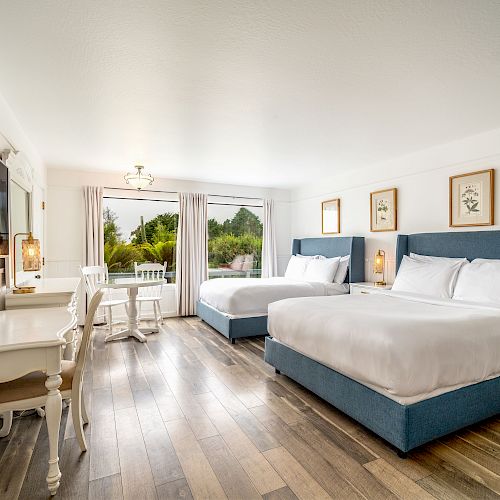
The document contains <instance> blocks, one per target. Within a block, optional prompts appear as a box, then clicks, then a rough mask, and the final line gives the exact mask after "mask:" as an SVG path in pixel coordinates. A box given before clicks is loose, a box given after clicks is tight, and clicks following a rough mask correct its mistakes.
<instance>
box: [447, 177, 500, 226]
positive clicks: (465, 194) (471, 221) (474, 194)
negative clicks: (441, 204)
mask: <svg viewBox="0 0 500 500" xmlns="http://www.w3.org/2000/svg"><path fill="white" fill-rule="evenodd" d="M494 173H495V171H494V170H493V169H489V170H480V171H478V172H470V173H468V174H461V175H454V176H453V177H450V227H466V226H491V225H493V217H494V215H493V214H494V192H493V191H494Z"/></svg>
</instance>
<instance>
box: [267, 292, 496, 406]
mask: <svg viewBox="0 0 500 500" xmlns="http://www.w3.org/2000/svg"><path fill="white" fill-rule="evenodd" d="M268 330H269V333H270V335H271V336H272V337H274V338H275V339H277V340H278V341H280V342H281V343H283V344H285V345H287V346H289V347H291V348H293V349H294V350H296V351H298V352H300V353H302V354H305V355H306V356H308V357H310V358H312V359H314V360H316V361H318V362H320V363H322V364H324V365H326V366H329V367H330V368H332V369H334V370H336V371H338V372H340V373H342V374H344V375H346V376H348V377H350V378H353V379H355V380H357V381H358V382H361V383H363V384H364V385H367V386H369V387H371V388H373V389H374V390H377V391H378V392H380V393H382V394H384V395H386V396H388V397H390V398H391V399H394V400H395V401H398V402H399V403H402V404H411V403H415V402H417V401H421V400H423V399H427V398H430V397H433V396H437V395H439V394H442V393H444V392H448V391H451V390H454V389H458V388H460V387H464V386H466V385H470V384H474V383H477V382H481V381H484V380H487V379H491V378H495V377H498V376H499V375H500V309H499V308H495V307H493V306H491V307H489V306H482V305H479V304H471V303H466V302H460V301H457V300H452V299H436V300H434V299H429V298H427V297H426V298H424V297H421V296H414V295H410V294H404V293H396V292H392V293H391V292H387V293H386V294H360V295H346V296H342V297H314V298H302V299H289V300H282V301H279V302H275V303H273V304H270V306H269V316H268ZM498 397H500V394H499V395H498Z"/></svg>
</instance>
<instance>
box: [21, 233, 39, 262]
mask: <svg viewBox="0 0 500 500" xmlns="http://www.w3.org/2000/svg"><path fill="white" fill-rule="evenodd" d="M22 256H23V271H40V269H41V268H42V259H41V257H40V240H36V239H35V238H33V235H32V234H31V233H29V235H28V238H27V239H26V240H23V241H22Z"/></svg>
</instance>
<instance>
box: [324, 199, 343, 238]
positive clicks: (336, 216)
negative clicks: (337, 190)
mask: <svg viewBox="0 0 500 500" xmlns="http://www.w3.org/2000/svg"><path fill="white" fill-rule="evenodd" d="M321 233H322V234H339V233H340V198H334V199H333V200H326V201H322V202H321Z"/></svg>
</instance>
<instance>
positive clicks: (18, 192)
mask: <svg viewBox="0 0 500 500" xmlns="http://www.w3.org/2000/svg"><path fill="white" fill-rule="evenodd" d="M9 198H10V212H9V213H10V229H11V241H12V240H13V238H14V235H15V234H17V233H27V232H29V230H30V227H31V210H30V207H31V194H30V193H29V192H28V191H26V190H25V189H24V188H22V187H21V186H20V185H19V184H17V183H16V182H14V181H11V182H10V192H9ZM19 241H20V240H19V238H18V242H19ZM17 247H18V248H16V249H13V248H11V251H14V250H15V252H16V271H17V272H22V270H23V261H22V255H21V244H20V243H18V245H17Z"/></svg>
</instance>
